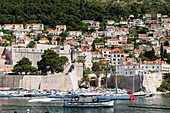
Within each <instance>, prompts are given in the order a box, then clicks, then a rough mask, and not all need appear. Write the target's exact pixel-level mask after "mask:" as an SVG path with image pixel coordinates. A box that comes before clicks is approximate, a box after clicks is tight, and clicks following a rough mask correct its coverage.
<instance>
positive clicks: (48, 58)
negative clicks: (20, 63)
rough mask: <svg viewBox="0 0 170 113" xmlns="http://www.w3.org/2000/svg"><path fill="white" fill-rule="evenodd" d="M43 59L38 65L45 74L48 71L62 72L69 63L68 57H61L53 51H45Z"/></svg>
mask: <svg viewBox="0 0 170 113" xmlns="http://www.w3.org/2000/svg"><path fill="white" fill-rule="evenodd" d="M41 57H42V59H41V60H40V61H38V62H37V65H38V70H39V71H41V72H42V73H43V74H46V73H47V72H48V71H51V73H54V72H62V71H63V70H64V65H65V64H66V62H68V58H67V57H65V56H61V57H59V54H57V53H56V52H55V51H53V50H45V51H44V53H43V54H42V55H41Z"/></svg>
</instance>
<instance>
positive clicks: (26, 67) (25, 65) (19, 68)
mask: <svg viewBox="0 0 170 113" xmlns="http://www.w3.org/2000/svg"><path fill="white" fill-rule="evenodd" d="M31 65H32V62H31V61H30V60H29V59H28V58H26V57H23V58H22V59H21V60H20V61H18V62H17V64H16V65H15V66H14V69H13V72H15V73H16V74H22V73H23V72H25V74H26V75H27V73H28V72H36V71H37V69H36V68H35V67H33V66H31Z"/></svg>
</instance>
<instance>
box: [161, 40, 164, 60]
mask: <svg viewBox="0 0 170 113" xmlns="http://www.w3.org/2000/svg"><path fill="white" fill-rule="evenodd" d="M161 60H164V53H163V45H162V43H161Z"/></svg>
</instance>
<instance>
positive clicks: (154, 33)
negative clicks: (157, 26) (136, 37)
mask: <svg viewBox="0 0 170 113" xmlns="http://www.w3.org/2000/svg"><path fill="white" fill-rule="evenodd" d="M154 34H162V33H160V32H154Z"/></svg>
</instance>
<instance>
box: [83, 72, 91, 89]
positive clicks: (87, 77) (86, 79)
mask: <svg viewBox="0 0 170 113" xmlns="http://www.w3.org/2000/svg"><path fill="white" fill-rule="evenodd" d="M81 81H82V82H81V83H83V82H85V84H86V86H87V87H90V81H91V80H90V78H89V76H88V74H84V75H83V78H82V79H81Z"/></svg>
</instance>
